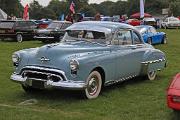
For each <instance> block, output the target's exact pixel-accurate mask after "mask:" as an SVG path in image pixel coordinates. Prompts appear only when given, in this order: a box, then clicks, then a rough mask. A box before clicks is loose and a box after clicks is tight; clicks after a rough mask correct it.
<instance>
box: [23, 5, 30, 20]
mask: <svg viewBox="0 0 180 120" xmlns="http://www.w3.org/2000/svg"><path fill="white" fill-rule="evenodd" d="M28 9H29V6H28V4H27V5H26V6H25V7H24V14H23V19H24V20H29V10H28Z"/></svg>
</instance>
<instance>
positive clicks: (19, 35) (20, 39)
mask: <svg viewBox="0 0 180 120" xmlns="http://www.w3.org/2000/svg"><path fill="white" fill-rule="evenodd" d="M16 40H17V42H22V41H23V37H22V35H21V34H17V35H16Z"/></svg>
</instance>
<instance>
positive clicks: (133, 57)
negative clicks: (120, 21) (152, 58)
mask: <svg viewBox="0 0 180 120" xmlns="http://www.w3.org/2000/svg"><path fill="white" fill-rule="evenodd" d="M138 38H139V37H138ZM139 39H140V38H139ZM112 44H114V45H115V46H114V52H116V68H115V76H116V79H122V80H124V79H126V78H129V77H132V76H136V75H138V74H139V73H140V70H141V62H140V61H141V58H142V55H143V52H142V51H141V50H140V48H142V47H143V45H141V44H140V45H136V44H134V42H133V32H132V31H131V30H118V31H117V32H116V33H115V37H114V39H113V40H112Z"/></svg>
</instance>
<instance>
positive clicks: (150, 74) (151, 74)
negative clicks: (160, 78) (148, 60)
mask: <svg viewBox="0 0 180 120" xmlns="http://www.w3.org/2000/svg"><path fill="white" fill-rule="evenodd" d="M156 73H157V72H156V71H148V73H147V77H148V79H149V80H155V78H156Z"/></svg>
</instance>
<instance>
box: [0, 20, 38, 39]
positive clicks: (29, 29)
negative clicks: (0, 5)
mask: <svg viewBox="0 0 180 120" xmlns="http://www.w3.org/2000/svg"><path fill="white" fill-rule="evenodd" d="M35 29H37V24H36V23H35V22H34V21H31V20H26V21H25V20H3V21H1V22H0V38H1V39H5V38H12V39H15V40H16V41H17V42H22V41H23V40H24V39H33V37H34V33H35Z"/></svg>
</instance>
